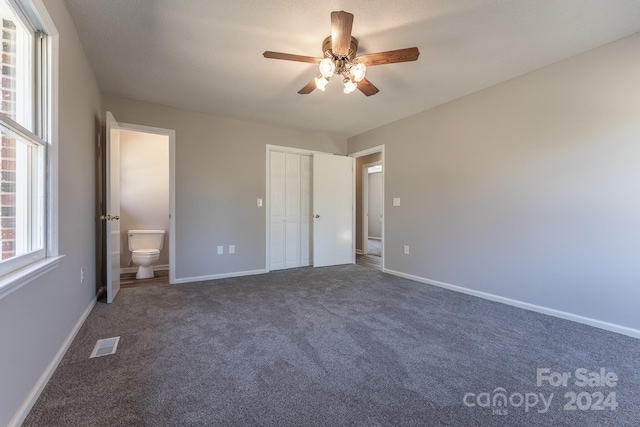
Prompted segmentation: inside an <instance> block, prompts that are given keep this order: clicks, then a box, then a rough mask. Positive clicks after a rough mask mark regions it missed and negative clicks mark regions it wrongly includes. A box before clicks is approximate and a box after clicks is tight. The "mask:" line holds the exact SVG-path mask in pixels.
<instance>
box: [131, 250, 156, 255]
mask: <svg viewBox="0 0 640 427" xmlns="http://www.w3.org/2000/svg"><path fill="white" fill-rule="evenodd" d="M131 253H132V254H135V255H155V254H159V253H160V251H159V250H158V249H136V250H135V251H133V252H131Z"/></svg>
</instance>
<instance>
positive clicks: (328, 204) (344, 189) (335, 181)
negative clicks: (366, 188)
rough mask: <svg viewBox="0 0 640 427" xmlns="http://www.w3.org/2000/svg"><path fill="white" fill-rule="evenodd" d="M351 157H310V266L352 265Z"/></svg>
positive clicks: (352, 176)
mask: <svg viewBox="0 0 640 427" xmlns="http://www.w3.org/2000/svg"><path fill="white" fill-rule="evenodd" d="M354 162H355V160H354V159H353V158H352V157H343V156H333V155H330V154H318V153H314V155H313V212H314V220H313V266H314V267H325V266H329V265H340V264H353V263H354V259H355V258H354V257H355V255H354V254H355V250H354V246H353V244H354V233H353V231H354V228H353V224H354V218H355V217H354V211H353V199H354V196H353V189H354V186H353V182H354V169H353V168H354Z"/></svg>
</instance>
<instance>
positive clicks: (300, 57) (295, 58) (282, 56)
mask: <svg viewBox="0 0 640 427" xmlns="http://www.w3.org/2000/svg"><path fill="white" fill-rule="evenodd" d="M262 55H263V56H264V57H265V58H270V59H284V60H285V61H297V62H310V63H312V64H319V63H320V58H315V57H313V56H303V55H294V54H292V53H281V52H271V51H266V52H265V53H263V54H262Z"/></svg>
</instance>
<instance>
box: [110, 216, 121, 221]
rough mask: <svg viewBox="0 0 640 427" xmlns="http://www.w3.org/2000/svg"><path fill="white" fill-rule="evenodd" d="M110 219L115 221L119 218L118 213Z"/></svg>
mask: <svg viewBox="0 0 640 427" xmlns="http://www.w3.org/2000/svg"><path fill="white" fill-rule="evenodd" d="M111 219H112V220H114V221H117V220H119V219H120V215H114V216H113V217H112V218H111Z"/></svg>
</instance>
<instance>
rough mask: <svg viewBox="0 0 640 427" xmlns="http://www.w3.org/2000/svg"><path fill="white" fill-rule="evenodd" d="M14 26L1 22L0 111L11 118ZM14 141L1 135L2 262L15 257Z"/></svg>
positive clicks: (14, 48) (12, 107)
mask: <svg viewBox="0 0 640 427" xmlns="http://www.w3.org/2000/svg"><path fill="white" fill-rule="evenodd" d="M15 78H16V26H15V24H14V23H13V22H11V21H9V20H6V19H3V20H2V112H4V113H5V114H7V115H9V116H12V117H13V116H15V103H16V80H15ZM15 155H16V141H15V139H12V138H5V137H4V136H2V143H1V146H0V241H1V242H2V259H7V258H11V257H13V256H15V254H16V252H15V250H16V248H15V244H16V240H15V237H16V230H15V225H16V205H15V200H16V192H15V191H16V181H15V179H16V159H15Z"/></svg>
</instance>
